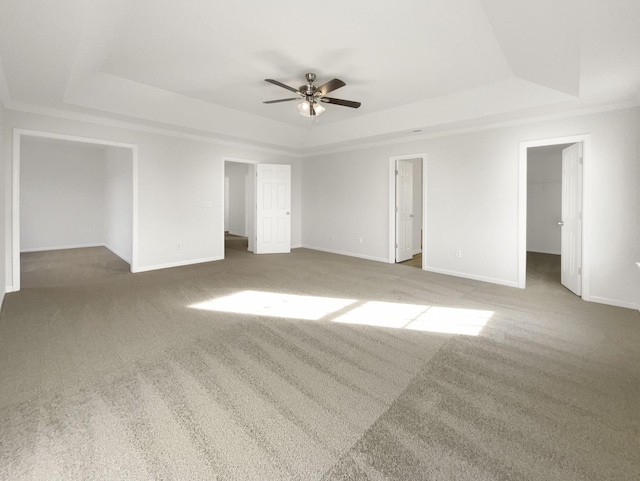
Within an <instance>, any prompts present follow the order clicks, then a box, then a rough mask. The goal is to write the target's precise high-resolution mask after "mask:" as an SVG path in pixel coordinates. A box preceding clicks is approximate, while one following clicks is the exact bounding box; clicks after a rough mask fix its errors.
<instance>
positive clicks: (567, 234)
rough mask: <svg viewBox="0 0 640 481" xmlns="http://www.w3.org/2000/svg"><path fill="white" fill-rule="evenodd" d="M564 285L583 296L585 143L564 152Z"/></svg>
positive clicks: (562, 252)
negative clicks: (583, 167) (583, 164)
mask: <svg viewBox="0 0 640 481" xmlns="http://www.w3.org/2000/svg"><path fill="white" fill-rule="evenodd" d="M561 226H562V227H561V229H562V235H561V238H562V240H561V247H560V252H561V258H562V260H561V263H562V265H561V270H560V276H561V280H560V282H562V285H563V286H565V287H566V288H567V289H569V290H570V291H572V292H573V293H575V294H577V295H581V293H582V143H577V144H574V145H572V146H571V147H567V148H566V149H564V150H563V151H562V221H561Z"/></svg>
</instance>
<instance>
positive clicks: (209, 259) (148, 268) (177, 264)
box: [131, 256, 224, 273]
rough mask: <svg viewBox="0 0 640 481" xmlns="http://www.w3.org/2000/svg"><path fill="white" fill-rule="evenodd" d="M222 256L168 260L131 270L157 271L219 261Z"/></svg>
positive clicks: (135, 271)
mask: <svg viewBox="0 0 640 481" xmlns="http://www.w3.org/2000/svg"><path fill="white" fill-rule="evenodd" d="M223 259H224V257H223V256H215V257H205V258H203V259H191V260H186V261H178V262H169V263H167V264H156V265H153V266H142V267H136V268H135V269H134V268H133V267H132V268H131V272H133V273H137V272H148V271H157V270H160V269H170V268H172V267H182V266H190V265H193V264H203V263H205V262H213V261H221V260H223Z"/></svg>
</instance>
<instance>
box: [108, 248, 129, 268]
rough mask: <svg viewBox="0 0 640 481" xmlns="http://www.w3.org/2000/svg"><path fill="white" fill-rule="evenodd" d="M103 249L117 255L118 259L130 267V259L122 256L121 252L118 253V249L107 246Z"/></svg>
mask: <svg viewBox="0 0 640 481" xmlns="http://www.w3.org/2000/svg"><path fill="white" fill-rule="evenodd" d="M105 247H106V248H107V249H109V250H110V251H111V252H112V253H113V254H115V255H117V256H118V257H119V258H120V259H122V260H123V261H125V262H126V263H127V264H129V265H131V259H130V258H129V256H126V255H124V254H123V253H122V252H119V251H118V249H114V248H113V247H111V246H109V245H105Z"/></svg>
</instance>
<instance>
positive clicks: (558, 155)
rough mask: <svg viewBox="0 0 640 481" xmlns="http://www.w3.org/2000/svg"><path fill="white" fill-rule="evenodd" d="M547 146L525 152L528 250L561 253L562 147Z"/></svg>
mask: <svg viewBox="0 0 640 481" xmlns="http://www.w3.org/2000/svg"><path fill="white" fill-rule="evenodd" d="M554 150H555V152H548V149H547V148H546V147H543V148H532V149H529V152H528V155H527V250H528V251H531V252H542V253H545V254H560V238H561V233H562V232H561V228H560V226H559V225H558V221H560V220H561V218H562V151H561V150H560V149H559V148H557V149H554Z"/></svg>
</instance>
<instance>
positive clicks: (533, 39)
mask: <svg viewBox="0 0 640 481" xmlns="http://www.w3.org/2000/svg"><path fill="white" fill-rule="evenodd" d="M309 71H310V72H315V73H316V74H317V77H318V80H317V82H316V84H322V83H324V82H326V81H328V80H330V79H332V78H334V77H338V78H340V79H342V80H344V81H345V82H346V84H347V86H346V87H343V88H341V89H339V90H336V91H334V92H332V93H331V94H330V95H331V96H333V97H338V98H343V99H348V100H356V101H360V102H362V107H361V108H360V109H358V110H354V109H350V108H345V107H341V106H336V105H327V112H326V113H325V114H324V115H323V116H322V117H319V118H318V119H317V121H316V122H315V123H313V124H312V123H311V122H310V121H309V119H305V118H303V117H301V116H299V115H298V114H297V110H296V104H295V102H284V103H280V104H271V105H265V104H263V103H262V101H264V100H272V99H278V98H287V97H291V92H288V91H287V90H285V89H282V88H279V87H277V86H274V85H272V84H269V83H267V82H264V79H265V78H274V79H277V80H280V81H282V82H284V83H286V84H288V85H291V86H293V87H298V86H300V85H302V84H303V83H304V74H305V72H309ZM639 92H640V2H638V1H637V0H602V1H596V0H536V1H531V0H397V1H395V2H393V3H391V2H372V1H371V0H340V1H338V0H324V1H323V2H321V3H317V4H312V3H305V2H300V1H293V0H276V1H273V2H263V1H259V0H236V1H234V2H212V1H211V0H190V1H189V2H184V1H182V2H180V1H177V0H164V1H158V0H92V1H86V0H56V1H54V2H52V1H47V0H3V1H2V2H1V3H0V98H1V99H2V101H3V104H5V106H6V107H9V108H16V109H31V110H33V109H34V106H38V108H47V109H57V110H61V109H62V110H67V111H75V112H79V113H90V114H91V113H92V114H99V115H101V116H108V117H115V118H118V119H127V120H136V121H139V122H150V123H152V124H153V125H157V126H164V127H165V128H166V127H169V128H174V129H178V130H181V131H185V132H192V133H198V134H201V135H202V134H204V135H209V136H211V137H214V138H220V139H230V140H234V139H241V140H243V141H245V142H249V143H252V144H255V145H269V146H277V147H278V148H280V149H284V150H289V151H298V152H305V151H307V152H310V151H314V150H319V149H326V148H330V147H331V146H336V145H344V144H349V143H354V142H363V141H369V140H377V139H386V138H389V137H391V138H395V137H400V136H406V135H409V133H410V132H413V131H414V130H421V131H422V132H427V133H428V132H433V131H440V130H443V129H455V128H460V127H469V126H474V125H478V124H482V123H487V122H494V121H498V120H499V121H506V120H517V119H521V118H524V117H528V116H531V115H547V114H559V113H563V112H569V111H571V112H572V111H576V110H580V109H597V108H607V107H610V106H617V105H638V104H639V101H640V95H639Z"/></svg>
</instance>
